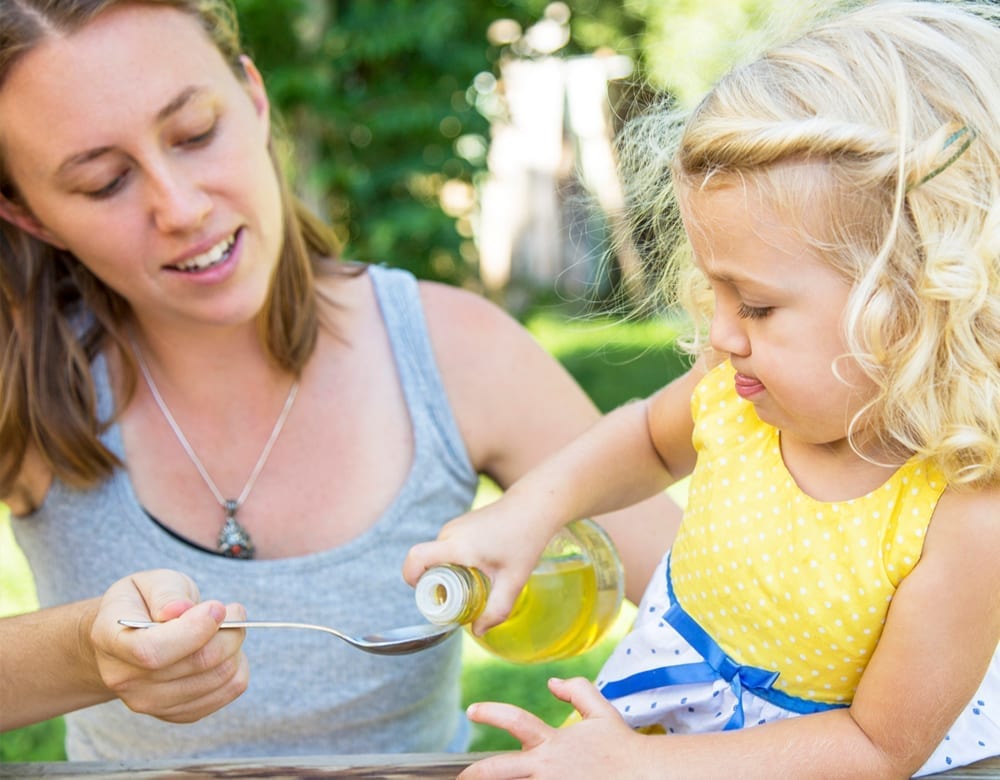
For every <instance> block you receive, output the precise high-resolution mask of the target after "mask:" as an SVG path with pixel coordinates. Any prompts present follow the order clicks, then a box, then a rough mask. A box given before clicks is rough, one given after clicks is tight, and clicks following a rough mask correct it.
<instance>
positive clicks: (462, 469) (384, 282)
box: [369, 265, 472, 477]
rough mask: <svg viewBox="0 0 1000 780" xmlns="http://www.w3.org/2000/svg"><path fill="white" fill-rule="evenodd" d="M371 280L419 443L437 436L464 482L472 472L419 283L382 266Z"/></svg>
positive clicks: (372, 271)
mask: <svg viewBox="0 0 1000 780" xmlns="http://www.w3.org/2000/svg"><path fill="white" fill-rule="evenodd" d="M369 274H370V276H371V280H372V285H373V287H374V288H375V296H376V299H377V300H378V304H379V308H380V310H381V313H382V319H383V321H384V322H385V327H386V332H387V333H388V336H389V342H390V344H391V346H392V353H393V357H394V358H395V361H396V371H397V372H398V375H399V381H400V384H401V385H402V388H403V394H404V397H405V398H406V404H407V406H408V407H409V410H410V416H411V419H412V423H413V426H414V435H415V436H416V437H417V440H418V443H419V441H420V437H421V433H422V431H432V432H433V433H434V435H436V436H437V437H438V439H439V440H440V443H441V444H442V445H443V448H444V451H445V453H447V455H448V457H449V460H450V462H449V463H448V466H449V468H450V469H451V470H452V471H453V472H454V473H455V474H456V475H461V476H463V477H464V476H465V475H467V474H468V473H469V471H470V470H471V469H472V466H471V465H470V463H469V456H468V453H467V451H466V448H465V442H464V440H463V439H462V436H461V433H460V432H459V429H458V423H457V422H456V420H455V418H454V416H453V414H452V411H451V404H450V403H449V401H448V395H447V393H446V391H445V388H444V382H443V380H442V379H441V375H440V373H439V372H438V368H437V361H436V359H435V357H434V351H433V348H432V347H431V341H430V334H429V333H428V331H427V321H426V319H425V318H424V310H423V305H422V304H421V301H420V288H419V285H418V283H417V279H416V277H414V276H413V274H411V273H410V272H409V271H405V270H403V269H400V268H389V267H386V266H382V265H372V266H370V267H369Z"/></svg>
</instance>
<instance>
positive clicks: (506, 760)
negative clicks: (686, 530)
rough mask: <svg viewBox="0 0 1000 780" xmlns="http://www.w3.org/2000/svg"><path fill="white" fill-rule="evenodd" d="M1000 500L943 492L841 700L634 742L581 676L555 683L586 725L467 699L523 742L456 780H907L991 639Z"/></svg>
mask: <svg viewBox="0 0 1000 780" xmlns="http://www.w3.org/2000/svg"><path fill="white" fill-rule="evenodd" d="M998 508H1000V491H998V490H996V489H991V490H988V491H983V492H979V493H966V494H959V493H950V492H949V493H946V495H945V496H944V497H942V499H941V502H940V503H939V506H938V509H937V511H936V512H935V518H934V522H933V523H932V525H931V529H930V532H929V533H928V538H927V540H926V543H925V547H924V552H923V555H922V557H921V560H920V562H919V563H918V564H917V566H916V567H915V568H914V570H913V571H912V572H911V574H910V575H909V576H908V577H907V578H906V579H905V580H904V581H903V582H902V583H901V584H900V587H899V588H898V590H897V593H896V595H895V597H894V598H893V602H892V606H891V608H890V610H889V613H888V617H887V620H886V624H885V628H884V631H883V634H882V636H881V638H880V640H879V643H878V646H877V649H876V651H875V653H874V654H873V656H872V659H871V662H870V663H869V665H868V667H867V669H866V671H865V673H864V676H863V677H862V680H861V684H860V686H859V688H858V691H857V694H856V696H855V699H854V702H853V704H852V705H851V707H850V708H848V709H842V710H830V711H827V712H823V713H818V714H815V715H805V716H802V717H798V718H792V719H789V720H782V721H773V722H770V723H767V724H765V725H763V726H755V727H752V728H746V729H741V730H738V731H729V732H719V733H712V734H697V735H669V736H643V735H640V734H638V733H636V732H633V731H631V730H630V729H629V728H628V727H627V726H626V725H625V723H624V722H623V721H622V720H621V719H620V718H619V717H618V716H617V713H616V711H615V710H614V708H613V707H612V706H611V705H610V704H609V703H608V702H607V701H605V700H604V698H603V697H602V696H601V695H600V693H599V692H598V691H597V689H596V688H594V687H593V685H591V684H590V683H589V682H587V681H586V680H582V679H576V680H568V681H563V680H553V681H551V682H550V688H551V689H552V691H553V692H554V693H555V694H556V695H557V696H558V697H559V698H562V699H564V700H566V701H569V702H571V703H572V704H573V705H574V706H575V707H576V708H577V709H578V710H579V711H580V712H581V714H582V715H583V716H584V720H583V721H582V722H580V723H578V724H575V725H573V726H569V727H567V728H564V729H555V728H552V727H550V726H547V725H546V724H544V723H543V722H541V721H540V720H538V719H537V718H535V717H534V716H533V715H530V714H529V713H526V712H524V711H523V710H520V709H518V708H516V707H512V706H511V705H507V704H497V703H482V704H476V705H473V706H472V707H471V708H470V716H471V717H472V719H473V720H475V721H477V722H480V723H488V724H490V725H493V726H497V727H499V728H504V729H507V730H508V731H510V732H511V733H512V734H513V735H514V736H515V737H517V738H518V739H519V740H520V741H521V742H522V743H523V745H524V748H525V750H524V751H523V752H519V753H508V754H504V755H501V756H497V757H495V758H489V759H486V760H484V761H482V762H479V763H478V764H475V765H473V766H472V767H470V768H469V769H468V770H467V771H466V772H464V773H463V774H462V775H461V777H462V778H463V779H466V778H467V779H468V780H476V779H479V780H482V779H483V778H490V779H491V780H498V779H499V778H507V777H535V778H558V777H565V776H566V773H567V771H568V770H569V769H572V770H573V776H574V777H578V778H586V777H593V778H605V777H630V778H632V777H634V778H643V777H651V778H652V777H657V778H659V777H671V776H678V777H685V778H699V777H726V776H731V777H740V778H756V777H759V778H762V779H763V778H772V777H800V778H811V777H831V776H833V777H851V778H866V777H871V778H888V777H900V778H903V777H910V776H911V775H912V774H913V773H914V772H915V771H917V770H918V769H919V768H920V767H921V766H922V765H923V763H924V762H925V761H926V760H927V758H928V757H929V756H930V754H931V752H933V750H934V749H935V748H936V747H937V745H938V744H940V743H941V741H942V740H943V738H944V736H945V734H946V732H947V730H948V728H949V727H950V726H951V725H952V723H954V722H955V720H956V719H957V717H958V715H959V713H960V712H961V711H962V709H963V708H964V707H965V706H967V705H968V703H969V702H970V700H971V698H972V696H973V694H974V693H975V691H976V688H977V687H978V685H979V684H980V683H981V681H982V679H983V677H984V676H985V673H986V670H987V668H988V665H989V663H990V662H991V659H992V658H993V655H994V653H995V652H996V651H997V645H998V642H1000V567H997V566H996V559H997V552H998V551H1000V523H998V522H997V519H996V518H997V514H998V513H997V510H998Z"/></svg>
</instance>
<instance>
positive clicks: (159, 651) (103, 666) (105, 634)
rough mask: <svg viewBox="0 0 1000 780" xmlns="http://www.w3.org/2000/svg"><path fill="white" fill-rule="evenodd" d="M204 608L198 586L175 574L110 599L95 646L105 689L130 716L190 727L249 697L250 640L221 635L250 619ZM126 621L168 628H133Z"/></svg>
mask: <svg viewBox="0 0 1000 780" xmlns="http://www.w3.org/2000/svg"><path fill="white" fill-rule="evenodd" d="M199 601H200V598H199V595H198V589H197V586H195V584H194V583H193V582H192V581H191V579H190V578H188V577H187V576H185V575H183V574H181V573H179V572H174V571H169V570H159V571H147V572H141V573H139V574H135V575H132V576H130V577H126V578H124V579H122V580H119V581H118V582H116V583H115V584H114V585H112V586H111V587H110V588H109V589H108V590H107V592H106V593H105V594H104V597H103V598H102V599H101V601H100V604H99V606H98V610H97V615H96V617H95V619H94V622H93V624H92V626H91V628H90V635H89V639H90V643H91V645H92V647H93V652H94V658H95V662H96V667H97V672H98V674H99V675H100V678H101V681H102V682H103V685H105V686H106V687H107V688H108V689H109V690H110V691H111V692H112V693H113V694H114V695H115V696H117V697H118V698H120V699H121V700H122V701H123V702H125V704H126V705H127V706H128V707H129V708H130V709H132V710H134V711H136V712H141V713H144V714H147V715H153V716H154V717H157V718H160V719H162V720H165V721H169V722H172V723H191V722H194V721H196V720H199V719H200V718H203V717H205V716H206V715H209V714H211V713H213V712H215V711H216V710H218V709H220V708H221V707H223V706H225V705H226V704H228V703H229V702H231V701H233V700H234V699H235V698H237V697H238V696H239V695H240V694H242V693H243V691H245V690H246V687H247V681H248V679H249V668H248V665H247V659H246V656H245V655H244V654H243V651H242V649H241V646H242V644H243V638H244V635H245V632H243V631H235V630H231V631H219V623H221V622H222V621H223V620H226V619H230V620H242V619H245V617H246V611H245V610H244V609H243V607H242V606H240V605H238V604H233V605H229V606H228V607H227V606H225V605H223V604H222V603H221V602H219V601H205V602H200V603H199ZM119 619H130V620H153V621H156V622H157V623H161V624H162V625H157V626H153V627H152V628H148V629H134V628H126V627H125V626H122V625H120V624H119V623H118V620H119Z"/></svg>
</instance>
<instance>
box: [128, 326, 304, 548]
mask: <svg viewBox="0 0 1000 780" xmlns="http://www.w3.org/2000/svg"><path fill="white" fill-rule="evenodd" d="M132 349H133V350H134V351H135V357H136V361H137V362H138V363H139V369H140V370H141V371H142V375H143V377H144V378H145V380H146V385H147V386H148V387H149V391H150V393H152V394H153V400H154V401H156V405H157V406H158V407H159V409H160V412H162V413H163V417H164V419H166V421H167V424H168V425H169V426H170V429H171V430H172V431H173V432H174V436H176V437H177V441H179V442H180V445H181V447H183V448H184V452H186V453H187V456H188V457H189V458H190V459H191V462H192V463H193V464H194V467H195V468H196V469H198V473H199V474H200V475H201V478H202V479H203V480H204V481H205V484H206V485H207V486H208V489H209V490H211V491H212V495H213V496H215V500H216V501H218V502H219V506H221V507H222V508H223V510H224V511H225V513H226V523H225V525H224V526H223V529H222V531H221V532H220V534H219V551H220V552H222V553H223V554H224V555H228V556H230V557H238V558H251V557H253V549H254V548H253V543H252V542H251V541H250V536H249V534H248V533H247V532H246V530H245V529H244V528H243V527H242V526H241V525H240V524H239V523H237V522H236V512H237V510H238V509H239V508H240V507H241V506H243V504H244V502H245V501H246V500H247V497H248V496H249V495H250V491H251V490H253V487H254V485H255V484H256V482H257V477H258V476H259V475H260V472H261V470H262V469H263V468H264V464H265V463H266V462H267V458H268V456H269V455H270V454H271V448H272V447H274V443H275V442H276V441H277V440H278V436H279V435H281V429H282V428H284V427H285V420H287V419H288V414H289V412H291V411H292V404H294V403H295V396H296V395H297V394H298V392H299V381H298V380H297V379H296V380H295V381H294V382H292V386H291V388H290V389H289V391H288V397H287V398H286V399H285V405H284V406H283V407H282V409H281V414H279V415H278V419H277V420H276V421H275V423H274V428H272V429H271V435H270V436H269V437H268V440H267V443H266V444H265V445H264V449H263V450H262V451H261V453H260V457H258V458H257V463H256V464H255V465H254V467H253V470H252V471H251V472H250V476H249V477H247V481H246V484H244V485H243V490H242V491H240V494H239V497H237V498H230V499H227V498H226V497H225V496H224V495H223V494H222V491H221V490H219V488H218V486H216V484H215V480H213V479H212V477H211V476H209V473H208V470H207V469H206V468H205V465H204V464H203V463H202V462H201V458H199V457H198V455H197V453H196V452H195V451H194V448H193V447H192V446H191V443H190V442H189V441H188V440H187V437H186V436H185V435H184V431H182V430H181V427H180V425H178V424H177V420H175V419H174V416H173V415H172V414H171V413H170V409H169V408H168V407H167V403H166V401H164V400H163V396H162V395H160V390H159V388H158V387H157V386H156V382H155V381H154V380H153V375H152V374H150V372H149V366H147V365H146V361H145V359H144V358H143V355H142V350H140V349H139V345H138V344H137V343H136V342H135V340H134V339H133V340H132Z"/></svg>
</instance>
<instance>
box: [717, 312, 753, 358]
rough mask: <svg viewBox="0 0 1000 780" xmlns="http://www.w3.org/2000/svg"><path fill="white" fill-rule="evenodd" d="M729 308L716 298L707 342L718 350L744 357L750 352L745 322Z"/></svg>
mask: <svg viewBox="0 0 1000 780" xmlns="http://www.w3.org/2000/svg"><path fill="white" fill-rule="evenodd" d="M729 309H730V307H727V306H726V305H725V304H724V303H722V302H721V301H719V300H716V302H715V311H714V313H713V314H712V324H711V326H710V327H709V331H708V339H709V342H710V343H711V344H712V348H713V349H715V350H718V351H719V352H722V353H724V354H729V355H739V356H741V357H746V356H747V355H749V354H750V339H749V338H748V337H747V331H746V327H745V322H744V320H742V319H740V318H739V317H738V316H737V315H736V313H735V312H734V311H730V310H729Z"/></svg>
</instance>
